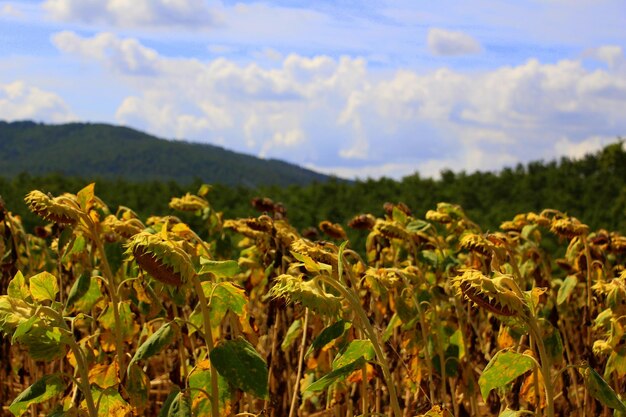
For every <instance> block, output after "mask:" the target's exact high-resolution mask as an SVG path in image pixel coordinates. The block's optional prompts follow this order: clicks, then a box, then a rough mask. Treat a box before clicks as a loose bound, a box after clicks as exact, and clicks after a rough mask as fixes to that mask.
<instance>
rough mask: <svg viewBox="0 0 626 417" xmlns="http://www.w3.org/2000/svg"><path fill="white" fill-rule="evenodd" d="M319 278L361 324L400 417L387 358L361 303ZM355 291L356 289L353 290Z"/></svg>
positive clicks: (343, 288)
mask: <svg viewBox="0 0 626 417" xmlns="http://www.w3.org/2000/svg"><path fill="white" fill-rule="evenodd" d="M320 278H321V279H322V281H324V282H325V283H326V284H328V285H330V286H331V287H333V288H334V289H336V290H337V291H338V292H339V293H341V295H343V296H344V298H346V300H348V302H349V303H350V304H351V306H352V309H353V310H354V312H355V313H356V314H357V316H358V318H359V322H360V323H361V325H362V326H363V327H362V330H363V333H365V336H367V338H368V339H369V340H370V342H372V346H373V347H374V353H375V354H376V359H378V362H379V364H380V367H381V368H382V370H383V378H384V379H385V383H386V384H387V389H388V390H389V399H390V401H391V408H392V410H393V414H394V416H395V417H402V409H401V408H400V404H399V403H398V395H397V393H396V387H395V385H394V382H393V378H392V376H391V371H390V370H389V365H388V363H387V358H386V357H385V354H384V353H383V350H382V348H381V346H380V342H379V341H378V337H377V336H376V332H375V330H374V328H373V327H372V324H371V323H370V321H369V319H368V318H367V315H366V314H365V311H364V310H363V306H361V302H360V301H359V300H358V298H357V297H356V296H355V295H354V293H353V292H352V291H350V290H348V289H347V288H345V287H344V286H343V285H342V284H341V283H340V282H338V281H335V280H333V279H331V278H329V277H327V276H324V275H321V276H320ZM354 291H356V289H354Z"/></svg>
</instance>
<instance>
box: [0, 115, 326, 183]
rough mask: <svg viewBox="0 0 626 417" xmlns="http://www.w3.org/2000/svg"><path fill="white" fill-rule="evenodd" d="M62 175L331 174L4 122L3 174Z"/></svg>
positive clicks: (134, 137) (290, 179) (90, 129)
mask: <svg viewBox="0 0 626 417" xmlns="http://www.w3.org/2000/svg"><path fill="white" fill-rule="evenodd" d="M22 172H27V173H29V174H31V175H44V174H50V173H60V174H64V175H67V176H74V177H82V178H108V179H113V178H121V179H125V180H128V181H148V180H159V181H168V180H172V181H176V182H179V183H183V184H185V183H187V184H188V183H190V182H191V181H193V180H194V179H199V180H201V181H204V182H207V183H221V184H226V185H245V186H250V187H253V186H259V185H281V186H282V185H292V184H297V185H304V184H309V183H311V182H313V181H325V180H327V179H328V177H327V176H325V175H322V174H319V173H316V172H313V171H310V170H307V169H304V168H301V167H299V166H296V165H292V164H289V163H286V162H282V161H278V160H272V159H270V160H264V159H259V158H255V157H253V156H249V155H244V154H240V153H236V152H231V151H228V150H226V149H223V148H220V147H217V146H212V145H206V144H195V143H189V142H181V141H168V140H163V139H158V138H156V137H154V136H150V135H148V134H145V133H142V132H139V131H136V130H133V129H130V128H127V127H120V126H111V125H106V124H86V123H71V124H64V125H45V124H38V123H34V122H13V123H7V122H0V175H4V176H14V175H17V174H19V173H22Z"/></svg>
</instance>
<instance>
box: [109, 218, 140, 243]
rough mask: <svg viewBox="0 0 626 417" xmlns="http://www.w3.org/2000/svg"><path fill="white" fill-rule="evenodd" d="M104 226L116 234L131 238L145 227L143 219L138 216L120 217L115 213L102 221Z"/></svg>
mask: <svg viewBox="0 0 626 417" xmlns="http://www.w3.org/2000/svg"><path fill="white" fill-rule="evenodd" d="M102 224H103V226H106V227H108V228H109V229H110V230H111V231H113V232H114V233H115V234H116V235H118V236H121V237H122V238H125V239H130V238H131V237H133V236H134V235H136V234H137V233H139V232H141V231H142V230H143V229H145V226H144V225H143V223H141V220H139V219H136V218H129V219H118V218H117V217H115V216H114V215H112V214H111V215H109V216H107V217H106V218H105V219H104V221H103V222H102Z"/></svg>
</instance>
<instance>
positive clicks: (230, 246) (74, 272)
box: [0, 184, 626, 417]
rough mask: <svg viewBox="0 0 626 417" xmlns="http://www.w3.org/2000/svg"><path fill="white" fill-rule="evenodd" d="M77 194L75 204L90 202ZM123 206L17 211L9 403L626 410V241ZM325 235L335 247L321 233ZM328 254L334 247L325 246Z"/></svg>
mask: <svg viewBox="0 0 626 417" xmlns="http://www.w3.org/2000/svg"><path fill="white" fill-rule="evenodd" d="M73 191H74V190H73ZM211 193H212V192H211V189H210V187H208V186H201V187H200V189H199V190H198V192H197V193H196V194H186V195H183V196H180V197H175V198H172V199H171V201H170V203H169V205H170V208H171V209H173V210H176V211H178V212H180V213H181V216H180V217H183V215H182V213H185V215H189V213H191V214H193V215H194V216H196V218H197V221H196V222H194V223H195V224H201V225H202V228H201V229H197V230H193V229H192V228H191V227H190V226H189V225H188V224H187V223H185V222H183V221H182V220H181V218H179V217H176V216H171V215H162V214H161V213H153V215H152V216H150V217H146V218H139V216H137V214H136V213H135V212H134V211H133V210H132V209H131V208H128V207H125V206H119V207H115V208H114V207H108V206H107V205H106V203H105V202H103V201H102V200H101V199H100V198H98V197H97V195H96V189H95V186H94V184H90V185H88V186H86V187H85V188H83V189H81V190H79V191H78V192H76V194H69V193H64V194H60V195H57V196H52V195H49V194H45V193H43V192H40V191H32V192H30V193H29V194H28V195H27V196H26V198H25V201H26V203H27V205H28V207H29V208H30V210H31V211H32V212H33V213H35V214H36V215H38V216H39V217H41V218H43V219H44V220H45V221H46V226H40V227H37V228H36V229H35V230H34V232H33V233H32V234H30V233H27V231H26V230H25V228H24V227H23V225H22V222H21V219H20V217H19V216H16V215H13V214H11V212H10V207H3V208H2V210H1V211H0V258H1V259H2V261H1V267H2V278H1V281H0V290H1V294H3V295H1V296H0V330H1V333H2V334H3V339H2V346H1V349H2V351H1V356H0V358H1V365H2V366H1V369H0V378H1V380H2V383H0V399H1V400H2V401H0V403H1V404H2V405H3V409H2V412H3V413H4V414H6V415H15V416H20V415H28V414H30V415H31V416H36V415H46V416H79V415H80V416H89V417H95V416H126V415H149V416H151V415H159V416H191V415H193V416H212V417H216V416H222V415H235V416H261V415H263V416H290V417H291V416H357V415H363V416H381V415H384V416H393V417H401V416H422V415H425V416H433V417H436V416H455V417H461V416H483V415H484V416H501V417H513V416H525V415H538V416H548V417H552V416H595V415H606V416H609V415H624V414H626V404H625V403H624V402H623V401H622V399H621V396H620V394H623V393H625V392H626V379H625V378H624V376H625V375H626V343H625V340H624V339H625V337H624V327H623V326H624V321H623V318H624V317H625V314H626V272H625V271H624V258H625V256H626V237H624V236H622V235H620V234H619V233H617V232H612V231H607V230H591V229H590V228H589V227H588V226H587V225H585V224H583V223H582V222H581V221H579V220H578V219H576V218H574V217H570V216H568V215H566V214H564V213H562V212H560V211H557V210H551V209H546V210H543V211H540V212H529V213H522V214H519V215H517V216H515V217H514V218H512V219H510V220H509V221H506V222H504V223H503V224H501V225H500V228H499V229H498V230H496V231H492V232H486V231H485V230H483V229H482V228H481V225H479V224H476V223H474V222H473V221H472V220H471V219H470V218H468V216H467V215H466V214H465V212H464V211H463V209H462V208H461V207H460V206H457V205H454V204H447V203H439V204H437V205H436V207H433V208H432V210H429V211H428V212H427V213H426V215H425V216H424V218H416V217H414V216H413V214H412V212H411V210H410V209H409V208H408V207H407V206H406V205H405V204H403V203H399V202H398V203H395V204H391V203H388V204H386V205H385V207H384V209H385V210H384V212H385V214H384V216H381V217H380V218H376V217H374V216H373V215H371V214H367V213H363V214H357V215H356V216H355V217H354V218H353V219H352V220H351V221H350V222H349V224H347V225H345V226H347V227H350V228H353V229H359V230H365V231H366V232H365V233H366V234H367V238H366V239H365V245H364V247H353V246H352V245H351V244H350V242H348V240H347V234H346V231H345V230H344V226H342V225H339V224H336V223H332V222H330V221H322V222H321V223H320V224H319V227H318V229H319V230H311V229H307V230H297V229H296V228H295V227H293V226H292V225H290V223H289V221H288V218H287V217H286V215H285V213H284V209H283V206H282V205H280V204H275V203H274V202H273V201H271V200H269V199H263V198H257V199H255V200H253V202H252V203H253V205H254V206H255V208H257V209H258V211H259V214H260V215H259V216H258V217H250V218H237V219H226V218H224V216H223V214H222V213H220V212H218V211H216V210H214V209H213V208H212V206H211V204H210V202H211ZM318 233H319V235H317V234H318ZM322 239H323V240H322Z"/></svg>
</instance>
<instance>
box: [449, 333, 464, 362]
mask: <svg viewBox="0 0 626 417" xmlns="http://www.w3.org/2000/svg"><path fill="white" fill-rule="evenodd" d="M450 345H453V346H456V347H457V349H458V352H459V356H458V358H459V359H463V357H464V356H465V344H464V343H463V335H462V334H461V329H457V330H456V331H455V332H454V333H452V335H451V336H450Z"/></svg>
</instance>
